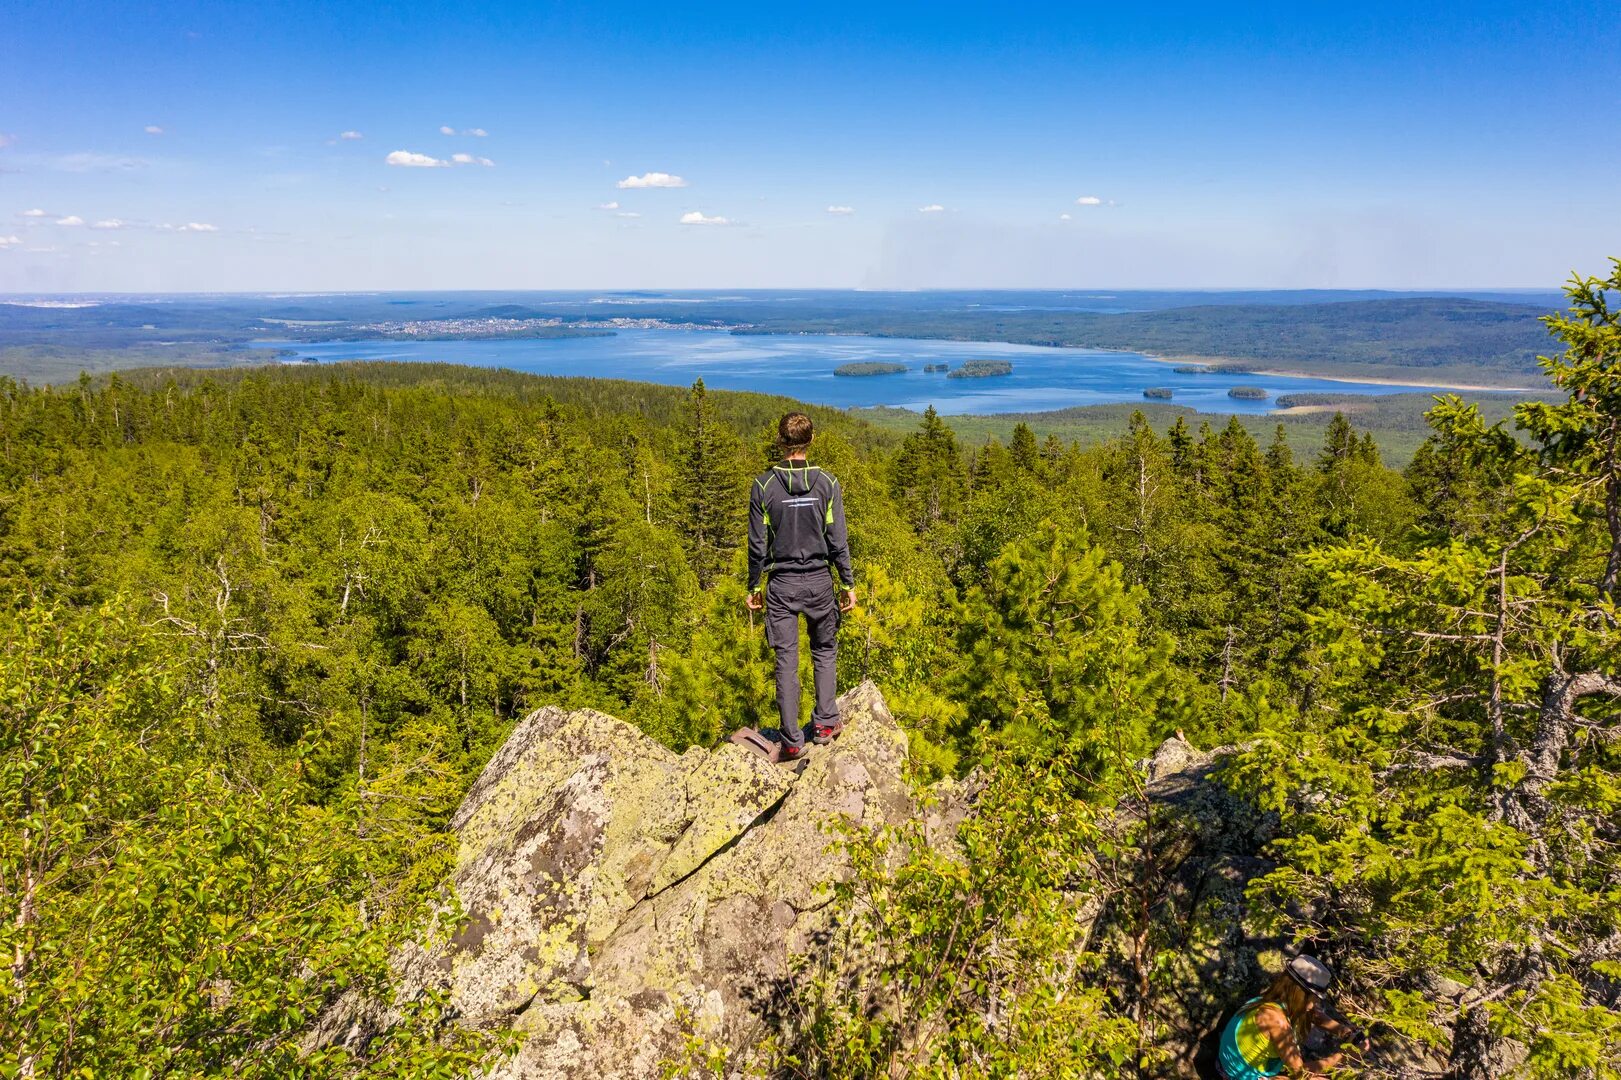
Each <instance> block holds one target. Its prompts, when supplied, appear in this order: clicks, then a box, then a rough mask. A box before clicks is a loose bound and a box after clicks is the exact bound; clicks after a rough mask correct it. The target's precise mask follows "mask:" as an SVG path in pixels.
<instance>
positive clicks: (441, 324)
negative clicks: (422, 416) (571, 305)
mask: <svg viewBox="0 0 1621 1080" xmlns="http://www.w3.org/2000/svg"><path fill="white" fill-rule="evenodd" d="M354 329H356V330H361V331H366V332H368V333H375V334H386V335H388V336H390V337H435V338H438V337H510V336H512V335H514V334H526V333H532V332H534V331H541V330H551V329H555V330H733V329H748V324H741V325H740V324H737V323H728V322H720V321H710V322H676V321H672V320H669V319H657V318H652V319H648V318H642V319H638V318H630V317H619V318H613V319H570V320H567V321H565V320H563V319H559V318H544V319H505V318H465V319H414V320H407V321H404V322H372V323H362V324H358V325H356V326H355V327H354Z"/></svg>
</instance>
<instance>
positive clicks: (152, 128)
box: [144, 124, 163, 135]
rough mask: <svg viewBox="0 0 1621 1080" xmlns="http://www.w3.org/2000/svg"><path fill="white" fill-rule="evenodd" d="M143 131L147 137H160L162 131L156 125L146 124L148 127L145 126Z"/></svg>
mask: <svg viewBox="0 0 1621 1080" xmlns="http://www.w3.org/2000/svg"><path fill="white" fill-rule="evenodd" d="M144 130H145V131H146V133H147V134H148V135H162V134H163V129H162V128H160V127H158V125H156V124H148V125H146V127H145V129H144Z"/></svg>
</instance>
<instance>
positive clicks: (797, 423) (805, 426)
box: [777, 412, 811, 450]
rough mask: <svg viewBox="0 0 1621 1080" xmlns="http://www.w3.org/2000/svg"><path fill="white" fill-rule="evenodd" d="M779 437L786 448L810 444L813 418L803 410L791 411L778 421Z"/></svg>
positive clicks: (790, 448)
mask: <svg viewBox="0 0 1621 1080" xmlns="http://www.w3.org/2000/svg"><path fill="white" fill-rule="evenodd" d="M777 438H778V440H780V441H781V443H782V445H783V448H784V449H786V450H798V449H800V448H801V447H805V446H809V445H810V441H811V418H810V417H808V416H806V415H805V414H804V413H802V412H791V413H788V414H787V415H786V416H784V417H783V418H782V419H781V420H779V421H778V422H777Z"/></svg>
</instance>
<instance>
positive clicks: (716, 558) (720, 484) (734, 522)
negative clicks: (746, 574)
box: [680, 379, 746, 589]
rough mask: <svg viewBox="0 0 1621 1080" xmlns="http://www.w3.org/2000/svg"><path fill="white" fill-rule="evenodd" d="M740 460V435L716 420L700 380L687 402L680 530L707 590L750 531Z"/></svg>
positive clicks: (723, 571) (694, 386)
mask: <svg viewBox="0 0 1621 1080" xmlns="http://www.w3.org/2000/svg"><path fill="white" fill-rule="evenodd" d="M740 456H741V446H740V441H739V439H738V437H737V435H736V434H735V433H734V432H733V431H732V430H731V429H730V428H728V427H726V426H725V425H723V424H722V423H721V422H720V421H719V420H718V419H717V418H716V416H715V415H714V410H713V408H712V407H711V405H710V403H709V395H708V392H707V391H706V390H705V389H704V381H703V380H702V379H698V380H697V381H695V382H694V383H693V384H692V392H691V395H690V396H689V397H688V399H687V427H686V431H685V432H684V438H683V442H682V446H681V450H680V461H681V475H680V492H681V511H682V514H681V528H682V533H683V535H685V537H686V539H687V543H688V544H689V545H691V562H692V567H693V570H694V571H695V572H696V573H697V575H698V583H699V584H700V585H701V586H702V587H703V588H706V589H707V588H709V587H710V586H711V585H713V584H714V583H715V581H716V580H717V579H718V578H719V577H720V576H721V575H722V574H724V573H725V572H726V570H727V568H728V565H729V564H730V562H731V557H732V552H733V551H734V550H736V549H737V547H738V546H739V544H740V543H741V542H742V536H743V532H744V528H745V527H746V526H745V522H746V518H745V514H744V512H743V509H742V508H743V507H744V506H745V505H746V504H745V503H744V502H743V501H742V500H743V491H744V488H743V475H742V470H741V469H740V467H739V462H740Z"/></svg>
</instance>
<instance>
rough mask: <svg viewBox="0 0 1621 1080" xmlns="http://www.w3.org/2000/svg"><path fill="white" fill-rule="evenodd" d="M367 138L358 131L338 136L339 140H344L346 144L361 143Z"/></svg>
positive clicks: (346, 132)
mask: <svg viewBox="0 0 1621 1080" xmlns="http://www.w3.org/2000/svg"><path fill="white" fill-rule="evenodd" d="M365 137H366V136H364V135H362V134H361V133H360V132H358V131H345V132H343V133H342V134H340V135H339V136H338V138H340V139H342V140H343V141H344V142H359V141H360V140H361V139H364V138H365Z"/></svg>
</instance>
